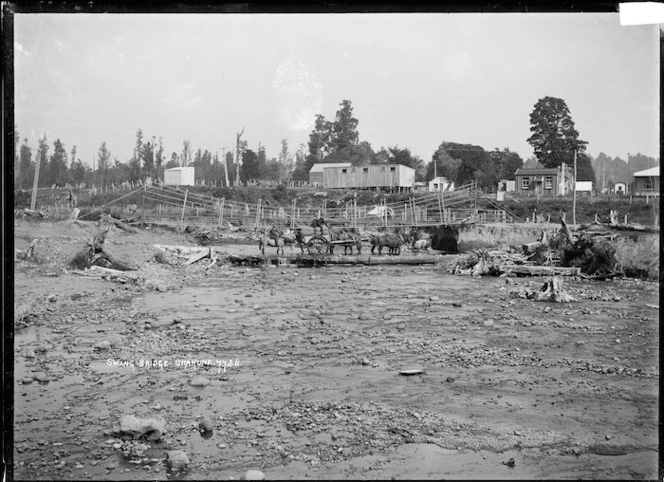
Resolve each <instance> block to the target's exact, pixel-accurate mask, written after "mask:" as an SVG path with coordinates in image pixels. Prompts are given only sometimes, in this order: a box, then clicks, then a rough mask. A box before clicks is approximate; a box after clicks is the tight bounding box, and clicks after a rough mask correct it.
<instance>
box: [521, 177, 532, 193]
mask: <svg viewBox="0 0 664 482" xmlns="http://www.w3.org/2000/svg"><path fill="white" fill-rule="evenodd" d="M529 187H530V179H528V178H527V177H524V178H523V179H521V189H524V190H525V189H528V188H529Z"/></svg>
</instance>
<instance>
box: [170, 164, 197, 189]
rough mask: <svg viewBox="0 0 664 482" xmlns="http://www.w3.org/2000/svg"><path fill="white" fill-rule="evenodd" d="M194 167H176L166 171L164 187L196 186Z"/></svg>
mask: <svg viewBox="0 0 664 482" xmlns="http://www.w3.org/2000/svg"><path fill="white" fill-rule="evenodd" d="M194 174H195V168H194V167H174V168H172V169H166V170H165V171H164V185H166V186H195V185H196V180H195V176H194Z"/></svg>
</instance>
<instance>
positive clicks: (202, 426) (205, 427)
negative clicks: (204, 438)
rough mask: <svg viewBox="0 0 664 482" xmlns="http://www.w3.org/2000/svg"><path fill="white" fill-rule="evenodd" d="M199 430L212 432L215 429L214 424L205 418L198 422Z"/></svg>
mask: <svg viewBox="0 0 664 482" xmlns="http://www.w3.org/2000/svg"><path fill="white" fill-rule="evenodd" d="M198 429H199V430H200V431H201V432H212V430H213V429H214V425H213V424H212V422H211V421H210V419H208V418H204V419H203V420H201V421H200V422H198Z"/></svg>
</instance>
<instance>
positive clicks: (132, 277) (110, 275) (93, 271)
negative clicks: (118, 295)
mask: <svg viewBox="0 0 664 482" xmlns="http://www.w3.org/2000/svg"><path fill="white" fill-rule="evenodd" d="M70 273H72V274H75V275H78V276H83V277H85V278H90V279H109V280H111V281H117V282H119V283H126V282H128V281H134V282H135V281H137V280H138V279H139V278H140V276H139V275H138V274H136V273H128V272H126V271H120V270H117V269H110V268H103V267H101V266H91V267H90V268H88V269H86V270H84V271H78V270H71V271H70Z"/></svg>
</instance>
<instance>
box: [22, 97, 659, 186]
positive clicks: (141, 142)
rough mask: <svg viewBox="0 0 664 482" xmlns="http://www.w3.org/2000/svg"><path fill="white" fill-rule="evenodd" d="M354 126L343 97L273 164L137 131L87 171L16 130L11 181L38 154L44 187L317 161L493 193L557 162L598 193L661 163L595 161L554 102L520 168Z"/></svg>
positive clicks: (263, 172)
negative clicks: (373, 135) (414, 147)
mask: <svg viewBox="0 0 664 482" xmlns="http://www.w3.org/2000/svg"><path fill="white" fill-rule="evenodd" d="M358 124H359V120H358V119H357V118H355V117H354V115H353V105H352V102H351V101H350V100H346V99H344V100H342V101H341V103H340V104H339V109H338V110H337V112H336V114H335V117H334V120H327V119H326V118H325V116H323V115H322V114H318V115H316V118H315V122H314V128H313V130H312V131H311V133H310V134H309V141H308V143H307V145H306V146H305V144H300V145H299V148H298V149H297V151H296V152H295V153H291V152H290V151H289V146H288V141H287V139H283V140H282V141H281V144H282V146H281V151H280V152H279V155H278V157H271V158H268V157H267V153H266V150H265V146H263V145H262V143H260V142H259V143H258V146H257V148H256V149H250V148H249V145H248V142H247V141H246V140H243V141H239V142H238V146H237V150H238V151H239V152H237V153H235V155H234V153H233V152H224V153H222V157H221V158H220V157H219V155H218V153H217V152H214V153H213V152H211V151H209V150H207V149H201V148H200V147H199V148H197V149H196V150H195V151H194V150H193V149H192V146H191V143H190V142H189V141H188V140H184V141H183V143H182V151H181V152H179V153H178V152H172V153H171V155H170V157H169V158H168V160H167V159H166V157H165V154H164V148H163V142H162V138H161V137H159V138H158V139H157V138H156V137H155V136H152V137H151V138H149V139H148V140H146V138H145V136H144V134H143V131H142V129H138V130H137V132H136V140H135V144H134V150H133V155H132V157H131V158H130V159H128V160H127V161H125V162H121V161H120V160H118V158H117V157H116V156H115V155H113V153H112V152H111V150H110V149H109V147H108V146H107V145H106V142H103V143H102V144H101V146H100V147H99V149H98V152H97V153H96V155H95V158H94V161H93V166H92V167H90V166H89V165H87V164H85V163H83V162H82V161H81V159H80V158H78V157H77V148H76V146H75V145H74V146H73V147H72V149H71V151H70V152H67V150H66V148H65V146H64V144H63V143H62V141H61V140H60V139H56V140H55V141H54V142H53V152H52V154H50V155H49V150H50V146H49V143H48V141H47V138H46V136H44V137H42V138H41V139H39V145H38V147H37V149H33V148H31V147H30V146H28V141H27V139H24V140H23V143H22V144H21V145H20V146H19V143H20V140H19V134H18V131H17V130H16V129H15V137H14V140H15V152H16V153H17V155H16V158H15V166H14V171H15V172H14V180H15V185H16V187H18V188H21V189H29V188H31V187H32V182H33V176H34V172H35V159H36V154H37V152H39V154H40V159H41V163H40V175H39V185H40V186H42V187H43V186H52V185H54V184H56V185H64V184H67V183H69V184H71V185H79V184H81V183H84V184H86V185H96V186H108V185H110V184H112V183H113V184H120V183H123V182H125V181H137V180H139V179H142V180H145V179H146V178H147V177H151V178H152V179H163V172H164V170H165V169H171V168H174V167H180V166H193V167H195V168H196V169H195V177H196V182H197V183H199V184H207V185H211V184H217V183H219V184H226V174H228V179H229V181H230V184H231V185H232V184H233V180H234V179H235V174H236V172H237V169H238V164H237V158H238V157H239V158H241V162H240V164H239V174H240V180H241V182H242V183H243V184H245V185H246V183H247V182H248V181H249V180H252V179H255V180H271V181H279V182H283V181H288V180H301V181H307V180H308V177H309V170H310V169H311V167H312V166H313V165H314V164H316V163H340V162H346V163H350V164H352V165H353V166H365V165H370V164H403V165H405V166H408V167H411V168H413V169H414V170H415V180H416V181H429V180H431V179H433V178H434V177H435V176H444V177H446V178H447V179H448V180H450V181H452V182H454V183H455V184H457V185H460V184H465V183H467V182H469V181H476V182H477V184H478V186H479V187H481V188H488V189H489V190H493V189H495V187H496V185H497V183H498V181H499V180H502V179H514V178H515V172H516V170H517V169H519V168H521V167H559V166H560V165H561V164H562V163H565V164H567V165H569V166H572V165H573V163H574V158H575V157H576V161H577V179H578V180H580V181H594V182H595V186H596V187H597V188H599V189H603V188H604V187H607V186H608V185H609V184H610V183H614V182H617V181H621V180H624V181H625V182H629V179H631V175H632V174H633V173H634V172H636V171H639V170H642V169H647V168H648V167H653V166H655V165H658V164H659V160H655V159H654V158H651V157H647V156H644V155H642V154H635V155H634V156H632V155H631V154H630V155H628V159H627V161H623V160H622V159H620V158H618V157H616V158H615V159H612V158H610V157H608V156H607V155H606V154H604V153H600V155H599V156H598V157H597V159H593V158H592V157H591V156H590V155H588V154H587V153H586V147H587V142H586V141H583V140H581V139H580V138H579V132H578V131H577V130H576V128H575V126H574V122H573V120H572V117H571V114H570V112H569V108H568V107H567V105H566V103H565V101H564V100H562V99H558V98H554V97H544V98H542V99H539V100H538V102H537V103H536V104H535V106H534V109H533V111H532V112H531V114H530V131H531V132H532V135H531V136H530V137H529V138H528V139H527V141H528V143H529V144H530V145H531V146H532V147H533V152H534V156H532V157H531V158H529V159H528V160H526V162H525V163H524V161H523V159H522V158H521V157H520V156H519V154H517V153H516V152H512V151H510V150H509V148H508V147H505V148H503V149H498V148H495V149H493V150H486V149H484V148H483V147H482V146H479V145H475V144H468V143H458V142H449V141H443V142H441V143H440V145H439V147H438V148H437V149H436V151H435V152H434V153H433V154H432V156H431V160H430V161H429V162H425V161H424V160H423V159H421V158H420V157H419V156H417V155H414V154H413V153H412V152H411V151H410V149H409V148H407V147H399V145H396V144H395V145H393V146H388V147H387V148H385V147H381V148H380V149H379V150H377V151H374V150H373V148H372V147H371V144H370V143H369V142H367V141H363V140H360V134H359V131H358ZM223 161H225V164H226V170H225V169H224V162H223Z"/></svg>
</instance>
